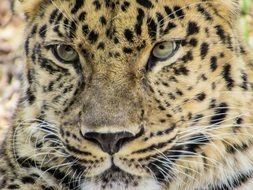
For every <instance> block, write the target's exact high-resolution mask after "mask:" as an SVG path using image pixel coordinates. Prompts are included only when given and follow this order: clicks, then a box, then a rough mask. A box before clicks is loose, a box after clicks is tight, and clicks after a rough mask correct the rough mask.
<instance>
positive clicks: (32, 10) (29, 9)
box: [19, 0, 42, 19]
mask: <svg viewBox="0 0 253 190" xmlns="http://www.w3.org/2000/svg"><path fill="white" fill-rule="evenodd" d="M19 2H20V6H19V7H20V8H21V9H22V11H23V12H24V13H25V15H26V16H27V18H28V19H30V18H32V17H33V16H34V15H35V14H36V13H37V10H38V9H39V7H40V5H41V3H42V0H19Z"/></svg>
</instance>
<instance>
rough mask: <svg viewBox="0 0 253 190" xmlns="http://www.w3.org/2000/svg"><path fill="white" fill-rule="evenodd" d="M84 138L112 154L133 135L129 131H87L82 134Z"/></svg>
mask: <svg viewBox="0 0 253 190" xmlns="http://www.w3.org/2000/svg"><path fill="white" fill-rule="evenodd" d="M83 137H84V138H85V139H86V140H89V141H91V142H93V143H95V144H97V145H99V146H100V147H101V149H102V150H103V151H104V152H107V153H109V154H114V153H116V152H118V151H119V150H120V148H121V147H122V146H123V145H124V144H125V143H126V142H129V141H131V140H133V139H134V137H135V136H134V135H133V134H132V133H129V132H118V133H97V132H88V133H85V134H84V135H83Z"/></svg>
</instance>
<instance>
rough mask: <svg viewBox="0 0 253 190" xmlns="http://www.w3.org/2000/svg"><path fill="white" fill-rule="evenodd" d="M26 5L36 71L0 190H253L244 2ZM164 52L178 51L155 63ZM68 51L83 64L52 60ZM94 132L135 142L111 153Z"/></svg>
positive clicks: (30, 63) (5, 152) (7, 150)
mask: <svg viewBox="0 0 253 190" xmlns="http://www.w3.org/2000/svg"><path fill="white" fill-rule="evenodd" d="M21 3H22V6H23V8H24V10H25V12H26V17H27V28H26V32H25V33H26V39H25V43H24V53H25V55H26V69H25V71H24V79H23V92H22V97H21V99H20V103H19V106H18V109H17V111H16V114H15V117H14V120H13V125H12V128H11V129H10V131H9V133H8V135H7V137H6V139H5V142H4V144H3V145H2V148H1V149H2V150H1V153H0V189H3V190H7V189H22V190H32V189H34V190H60V189H61V190H70V189H71V190H72V189H73V190H93V189H94V190H95V189H96V190H109V189H111V190H119V189H121V190H133V189H135V190H144V189H145V190H230V189H234V190H235V189H236V190H239V189H244V190H246V189H250V187H251V186H252V183H253V164H252V161H253V148H252V147H253V146H252V143H253V130H252V123H253V116H252V113H251V112H252V109H251V108H252V102H253V101H252V100H253V94H252V91H253V73H252V70H253V56H251V55H250V52H249V50H248V49H247V48H246V47H245V46H244V45H243V43H242V42H241V38H240V34H239V32H238V30H237V26H238V19H237V14H238V2H237V1H236V0H198V1H197V0H187V1H184V0H154V1H153V0H152V1H151V0H131V1H130V0H75V1H74V0H71V1H65V0H64V1H60V0H30V1H28V0H23V1H22V2H21ZM164 41H177V42H178V43H179V44H180V45H179V46H180V47H179V49H178V51H177V52H176V53H175V54H174V55H173V56H172V57H170V58H168V59H166V60H163V61H161V60H157V59H152V50H153V48H154V46H155V45H156V44H158V43H160V42H164ZM62 43H63V44H68V45H70V46H72V47H73V48H74V49H75V50H76V51H77V52H78V54H79V60H78V61H76V62H73V63H71V64H66V63H63V62H60V61H59V60H58V59H57V58H56V57H55V56H54V55H53V52H52V51H51V46H52V45H54V44H62ZM84 131H86V132H94V133H101V134H104V135H106V134H113V133H119V132H125V133H128V134H132V135H133V137H131V138H129V139H128V141H127V142H124V144H123V145H122V146H121V147H120V149H119V150H117V151H115V152H114V154H108V153H107V152H106V151H103V150H104V149H103V150H102V148H103V147H102V148H101V147H100V146H98V143H96V142H94V141H91V140H90V139H87V138H85V136H84V135H83V133H84ZM109 141H110V139H109V140H108V143H109Z"/></svg>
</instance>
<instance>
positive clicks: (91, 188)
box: [81, 179, 161, 190]
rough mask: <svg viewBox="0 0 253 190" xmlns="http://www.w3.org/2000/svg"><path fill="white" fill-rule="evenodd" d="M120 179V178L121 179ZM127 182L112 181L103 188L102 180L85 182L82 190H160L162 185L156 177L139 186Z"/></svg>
mask: <svg viewBox="0 0 253 190" xmlns="http://www.w3.org/2000/svg"><path fill="white" fill-rule="evenodd" d="M119 180H120V179H119ZM125 185H126V184H124V183H122V182H121V181H117V182H115V183H112V187H107V188H106V189H102V188H101V186H102V184H101V183H100V182H84V183H83V184H82V186H81V189H82V190H160V189H161V186H160V185H158V183H157V182H156V181H155V180H154V179H146V180H142V181H140V182H139V185H138V186H135V187H133V186H129V187H127V188H126V187H125Z"/></svg>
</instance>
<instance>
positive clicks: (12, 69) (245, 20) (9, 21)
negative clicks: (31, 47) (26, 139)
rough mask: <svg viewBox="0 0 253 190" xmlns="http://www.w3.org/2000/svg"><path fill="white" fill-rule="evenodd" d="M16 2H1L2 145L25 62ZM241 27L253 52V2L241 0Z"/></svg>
mask: <svg viewBox="0 0 253 190" xmlns="http://www.w3.org/2000/svg"><path fill="white" fill-rule="evenodd" d="M13 1H14V0H12V1H11V0H0V142H1V140H2V137H3V134H4V132H5V131H6V129H7V127H8V126H9V125H10V122H11V117H12V115H13V113H14V111H15V107H16V105H17V101H18V98H19V91H20V77H21V75H22V69H23V62H24V61H23V57H22V50H23V48H22V44H23V40H24V32H23V29H24V15H23V14H22V12H20V11H19V10H20V9H19V8H18V4H16V5H15V6H14V4H13ZM13 7H16V11H15V13H13V11H12V10H13ZM240 24H241V26H240V29H242V33H243V38H244V40H245V41H246V43H247V44H248V45H249V46H250V47H251V48H252V50H253V0H241V19H240Z"/></svg>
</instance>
